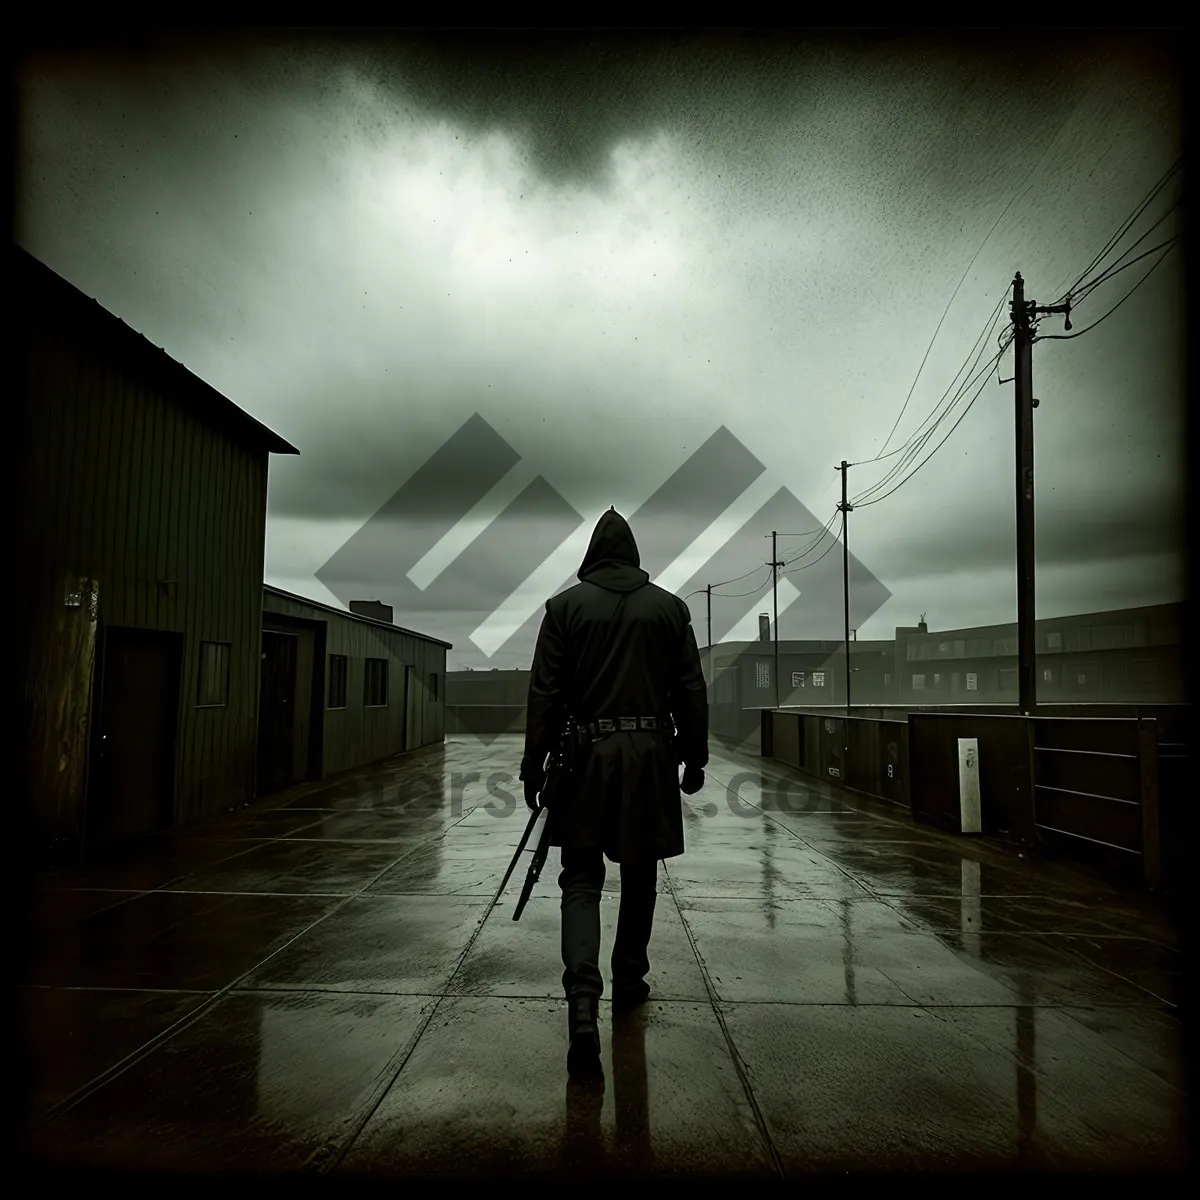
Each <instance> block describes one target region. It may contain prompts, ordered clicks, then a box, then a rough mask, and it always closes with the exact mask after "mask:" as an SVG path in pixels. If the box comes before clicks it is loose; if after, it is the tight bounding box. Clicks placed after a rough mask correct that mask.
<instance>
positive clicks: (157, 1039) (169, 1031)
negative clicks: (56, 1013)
mask: <svg viewBox="0 0 1200 1200" xmlns="http://www.w3.org/2000/svg"><path fill="white" fill-rule="evenodd" d="M418 845H420V843H418ZM415 849H416V846H413V847H412V848H410V849H409V850H408V851H407V852H406V853H405V854H401V855H400V856H399V857H398V858H396V859H394V860H393V861H392V862H390V863H388V865H387V866H386V867H384V868H383V870H382V871H380V872H378V873H377V874H376V875H374V876H372V877H371V879H370V880H369V881H368V882H367V883H366V884H365V885H364V886H363V887H362V888H361V889H360V890H359V891H357V892H355V893H353V894H352V895H349V896H346V897H344V898H343V899H341V900H339V901H338V903H337V904H334V905H333V906H332V907H331V908H330V909H329V911H328V912H325V913H322V914H321V915H320V916H319V917H317V919H316V920H315V921H312V922H311V923H309V924H308V925H306V926H305V927H304V928H303V929H301V930H299V931H298V932H297V933H295V934H294V935H293V936H292V937H290V938H288V940H287V941H286V942H284V943H283V945H281V946H278V947H276V949H274V950H272V951H271V953H270V954H268V955H267V956H266V957H265V958H263V959H260V960H259V961H258V962H256V963H255V964H254V965H253V966H252V967H250V968H249V969H248V970H246V971H243V972H242V973H241V974H240V975H239V976H237V978H236V979H234V980H233V981H232V982H230V983H227V984H226V985H225V986H224V987H222V988H220V989H219V990H218V991H215V992H210V993H205V994H206V995H208V997H209V998H208V1000H207V1001H205V1002H204V1003H202V1004H200V1005H199V1006H198V1007H197V1008H195V1009H193V1010H192V1011H191V1012H190V1013H186V1014H185V1015H184V1016H182V1017H180V1018H179V1020H178V1021H176V1022H175V1023H174V1024H172V1025H168V1026H167V1028H166V1029H164V1030H162V1031H161V1032H160V1033H158V1034H156V1035H155V1036H154V1037H152V1038H151V1039H150V1040H149V1041H147V1042H145V1043H143V1044H142V1045H141V1046H139V1047H138V1048H137V1049H136V1050H134V1051H132V1052H131V1053H129V1054H127V1055H126V1056H125V1057H124V1058H123V1059H121V1060H120V1061H119V1062H116V1063H114V1064H113V1065H112V1066H111V1067H109V1068H108V1069H107V1070H106V1071H102V1072H101V1073H100V1074H99V1075H97V1076H96V1077H95V1078H94V1079H91V1080H89V1081H88V1082H87V1083H85V1084H83V1085H82V1086H81V1087H79V1088H77V1089H76V1090H75V1091H74V1092H72V1093H71V1094H70V1095H69V1096H66V1097H64V1099H62V1100H60V1101H59V1102H58V1103H57V1104H55V1105H54V1106H53V1107H51V1108H49V1109H48V1110H47V1111H46V1112H45V1113H43V1114H42V1115H41V1117H39V1118H37V1119H36V1120H34V1121H32V1122H31V1123H30V1128H31V1129H44V1128H45V1127H46V1126H48V1125H50V1124H52V1123H53V1122H54V1121H57V1120H58V1119H59V1118H60V1117H62V1116H65V1115H66V1114H67V1113H68V1112H70V1111H71V1110H72V1109H73V1108H76V1107H77V1106H78V1105H80V1104H82V1103H83V1101H85V1100H87V1099H88V1098H89V1097H90V1096H92V1095H94V1094H95V1093H96V1092H98V1091H99V1090H100V1089H101V1088H102V1087H105V1086H107V1085H108V1084H109V1083H111V1082H112V1081H113V1080H114V1079H116V1078H117V1077H118V1076H120V1075H123V1074H124V1073H125V1072H126V1071H128V1070H129V1069H130V1068H131V1067H135V1066H137V1064H138V1063H140V1062H142V1061H143V1060H145V1059H146V1058H148V1057H149V1056H150V1055H151V1054H153V1053H154V1051H155V1050H157V1049H158V1048H159V1047H160V1046H162V1045H163V1044H165V1043H166V1042H168V1041H169V1040H170V1039H171V1038H173V1037H174V1036H175V1035H176V1034H179V1033H182V1032H183V1031H184V1030H185V1029H188V1028H190V1027H191V1026H192V1025H194V1024H195V1023H196V1022H197V1021H198V1020H200V1018H201V1017H203V1016H205V1015H207V1014H208V1013H209V1012H211V1011H212V1009H213V1008H215V1007H216V1005H217V1004H218V1003H219V1002H220V1001H221V1000H223V999H224V998H225V996H226V995H227V994H229V993H230V992H232V991H234V990H235V989H236V988H237V985H238V984H239V983H241V982H242V980H243V979H246V978H247V977H248V976H250V975H253V974H254V972H255V971H257V970H259V968H261V967H263V966H265V965H266V964H267V963H268V962H270V961H271V959H273V958H274V957H275V956H276V955H277V954H282V953H283V951H284V950H286V949H287V948H288V947H289V946H291V945H292V944H293V943H294V942H296V941H297V940H298V939H300V938H302V937H304V936H305V935H306V934H308V933H311V932H312V930H314V929H315V928H316V927H317V926H318V925H320V924H321V922H322V921H326V920H328V919H329V918H330V917H331V916H333V914H334V913H336V912H338V911H339V910H341V909H342V908H344V907H345V906H346V905H347V904H349V903H350V901H351V900H355V899H357V898H358V897H360V896H362V895H363V894H364V893H365V892H366V891H367V889H368V888H370V887H371V886H372V884H374V883H376V882H377V881H378V880H379V879H380V878H381V877H382V876H383V875H385V874H386V873H387V872H388V871H390V870H391V869H392V868H393V867H394V866H396V864H397V863H399V862H402V861H403V860H404V859H405V858H406V857H407V856H408V854H411V853H412V852H413V851H414V850H415ZM232 857H234V858H236V857H239V856H238V855H233V856H232ZM222 861H223V862H224V861H228V860H227V859H223V860H222ZM214 865H215V864H214ZM179 878H181V879H182V878H184V876H179ZM172 882H174V881H172ZM163 886H164V887H165V886H166V885H165V884H164V885H163ZM158 891H162V888H152V889H151V890H150V891H148V892H144V893H142V894H143V895H147V896H148V895H152V894H153V893H154V892H158ZM205 894H207V893H205ZM298 898H299V899H307V898H308V897H305V896H299V897H298ZM176 924H178V922H176ZM80 990H86V989H80Z"/></svg>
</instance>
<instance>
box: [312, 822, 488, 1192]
mask: <svg viewBox="0 0 1200 1200" xmlns="http://www.w3.org/2000/svg"><path fill="white" fill-rule="evenodd" d="M474 811H475V808H474V807H472V808H469V809H468V810H467V811H466V812H465V813H464V814H463V815H462V816H461V817H460V818H459V820H458V821H455V822H454V823H453V824H451V825H450V826H449V827H448V828H447V829H446V830H445V831H444V832H443V834H442V837H443V838H444V837H445V835H446V834H447V833H449V832H450V830H451V829H453V828H455V826H457V825H459V824H461V823H462V822H463V821H465V820H466V819H467V817H468V816H470V814H471V813H473V812H474ZM502 894H503V888H499V887H498V888H497V889H496V893H495V895H494V896H493V897H492V899H491V901H490V903H489V904H488V906H487V909H486V911H485V912H484V914H483V916H482V917H481V918H480V920H479V924H478V925H476V927H475V931H474V933H472V934H471V936H470V937H469V938H468V939H467V944H466V946H464V947H463V950H462V953H461V954H459V956H458V958H457V960H456V961H455V963H454V966H453V967H452V968H451V971H450V974H449V975H448V976H447V977H446V982H445V985H444V988H443V991H442V993H441V995H440V996H439V997H438V1000H437V1003H435V1004H434V1005H433V1007H432V1008H431V1009H430V1010H429V1012H428V1014H427V1015H426V1017H425V1020H424V1021H423V1022H422V1023H421V1026H420V1028H419V1029H418V1030H417V1032H416V1034H415V1035H414V1036H413V1038H412V1040H411V1041H410V1043H409V1044H408V1046H407V1053H405V1054H404V1056H403V1059H402V1060H401V1062H400V1065H399V1066H398V1067H397V1068H396V1070H395V1072H394V1073H393V1074H392V1076H391V1078H390V1079H389V1080H388V1082H387V1084H386V1085H385V1086H383V1087H382V1088H380V1090H379V1094H378V1096H377V1097H376V1098H375V1102H374V1103H373V1104H368V1105H366V1106H365V1107H366V1110H367V1111H366V1112H365V1114H364V1115H363V1117H362V1119H361V1120H360V1121H357V1122H356V1123H355V1127H354V1129H353V1131H352V1132H351V1133H350V1134H349V1136H348V1137H346V1138H345V1140H344V1141H343V1143H342V1147H341V1149H340V1150H339V1151H337V1153H336V1154H333V1153H331V1154H330V1155H329V1160H328V1161H327V1162H326V1163H325V1164H324V1165H323V1166H321V1167H319V1168H318V1173H319V1174H321V1175H327V1174H329V1173H330V1172H331V1171H334V1170H336V1169H337V1168H338V1167H339V1166H341V1164H342V1162H343V1161H344V1160H345V1158H346V1155H347V1154H349V1153H350V1151H351V1150H352V1149H353V1148H354V1144H355V1142H357V1141H358V1139H359V1138H360V1137H361V1136H362V1132H363V1130H364V1129H366V1127H367V1126H368V1125H369V1124H370V1123H371V1119H372V1118H373V1117H374V1116H375V1114H376V1113H377V1112H378V1111H379V1107H380V1105H381V1104H383V1102H384V1100H385V1099H386V1098H387V1095H388V1093H389V1092H390V1091H391V1090H392V1088H393V1087H395V1085H396V1080H397V1079H399V1078H400V1076H401V1074H402V1073H403V1071H404V1068H405V1067H406V1066H407V1065H408V1060H409V1059H410V1058H411V1057H412V1056H413V1054H414V1053H415V1052H416V1049H417V1046H418V1044H419V1043H420V1041H421V1038H423V1037H424V1036H425V1032H426V1030H428V1028H429V1026H430V1024H431V1023H432V1022H433V1019H434V1017H435V1016H437V1014H438V1011H439V1010H440V1009H441V1007H442V1005H443V1004H444V1003H445V1002H446V1001H447V1000H450V999H459V998H460V997H457V996H451V994H450V992H449V988H450V986H451V984H453V982H454V977H455V976H456V975H457V974H458V973H459V971H461V970H462V965H463V963H464V962H465V961H466V959H467V956H468V955H469V954H470V953H471V951H472V950H473V949H474V947H475V943H476V942H477V941H478V940H479V935H480V934H481V933H483V928H484V926H485V925H486V924H487V922H488V918H489V917H491V915H492V913H493V912H494V911H495V908H496V905H497V904H499V903H500V897H501V895H502ZM504 998H505V999H507V997H504ZM314 1156H315V1155H314Z"/></svg>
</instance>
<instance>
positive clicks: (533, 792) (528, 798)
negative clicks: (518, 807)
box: [521, 763, 546, 812]
mask: <svg viewBox="0 0 1200 1200" xmlns="http://www.w3.org/2000/svg"><path fill="white" fill-rule="evenodd" d="M521 781H522V783H524V784H525V806H526V807H527V808H528V809H529V811H530V812H537V810H538V809H539V808H541V807H542V806H541V805H540V804H539V803H538V794H539V793H540V792H541V790H542V788H544V787H545V786H546V771H545V768H544V767H538V766H534V765H533V764H532V763H523V764H522V766H521Z"/></svg>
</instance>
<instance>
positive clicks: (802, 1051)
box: [20, 737, 1186, 1181]
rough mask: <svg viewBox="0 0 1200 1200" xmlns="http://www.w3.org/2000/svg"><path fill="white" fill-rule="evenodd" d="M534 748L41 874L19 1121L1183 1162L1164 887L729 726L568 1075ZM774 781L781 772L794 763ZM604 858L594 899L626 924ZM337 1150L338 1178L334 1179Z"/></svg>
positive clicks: (326, 1137)
mask: <svg viewBox="0 0 1200 1200" xmlns="http://www.w3.org/2000/svg"><path fill="white" fill-rule="evenodd" d="M520 753H521V743H520V741H519V740H517V739H514V738H500V739H497V740H495V741H493V742H492V743H491V744H490V745H487V746H485V745H483V744H482V743H480V742H478V741H477V740H475V739H474V738H469V737H464V738H459V739H452V740H450V741H448V742H447V743H446V745H445V746H444V747H437V748H433V749H430V750H426V751H422V752H420V753H419V754H416V755H412V756H408V757H405V758H400V759H396V760H393V761H391V762H389V763H387V764H382V765H381V766H379V767H377V768H374V769H372V770H370V771H365V772H360V773H357V774H356V775H355V776H353V777H352V778H348V779H341V780H338V781H336V782H335V783H334V784H332V785H328V784H327V785H313V784H309V785H305V786H304V787H302V788H300V789H296V790H293V791H292V792H289V793H286V794H283V795H281V796H277V797H273V798H270V799H268V800H266V801H264V802H262V803H261V804H260V805H258V806H256V807H255V808H252V809H246V810H242V811H240V812H237V813H233V814H228V815H227V816H225V817H222V818H220V819H218V820H214V821H210V822H208V823H207V824H206V825H204V826H202V827H199V828H195V829H191V830H188V831H186V832H184V833H179V834H172V835H161V836H157V835H156V836H154V837H150V838H146V839H144V840H143V841H142V842H141V843H140V844H139V845H138V846H137V847H135V848H133V849H131V850H130V851H129V852H127V853H126V854H124V855H123V856H122V858H121V860H119V861H110V862H108V863H105V864H103V865H99V866H91V867H87V868H70V869H63V870H59V871H55V872H49V873H46V874H45V875H44V876H43V877H42V879H41V884H40V890H39V894H38V897H37V901H36V904H35V906H34V911H33V916H34V934H35V950H34V954H33V956H32V958H31V961H30V962H29V964H28V968H27V971H26V977H25V980H24V984H23V986H22V987H21V989H20V999H21V1011H22V1013H23V1020H24V1029H25V1035H26V1037H25V1044H26V1048H27V1052H28V1056H29V1059H30V1069H31V1071H32V1075H33V1093H32V1097H31V1101H30V1105H29V1111H28V1121H27V1126H26V1140H27V1145H28V1146H29V1147H30V1148H31V1150H32V1152H33V1153H34V1154H35V1155H36V1156H37V1158H38V1159H40V1160H42V1161H44V1162H47V1163H52V1164H54V1165H56V1166H59V1167H75V1168H84V1169H88V1168H97V1167H100V1168H103V1167H108V1168H117V1169H122V1170H132V1169H137V1170H146V1171H156V1170H158V1171H168V1172H188V1173H210V1172H231V1173H236V1174H239V1175H248V1174H249V1175H256V1174H274V1173H280V1172H282V1173H289V1172H302V1173H313V1174H325V1175H329V1176H332V1177H333V1179H337V1178H344V1179H347V1180H348V1179H349V1178H351V1177H353V1176H368V1177H370V1176H382V1177H386V1176H396V1175H422V1176H455V1175H459V1176H461V1175H473V1174H480V1173H486V1174H489V1175H495V1174H497V1173H513V1174H523V1175H524V1174H531V1175H539V1174H540V1175H547V1176H552V1175H562V1174H579V1173H583V1174H587V1175H604V1174H618V1175H619V1174H630V1175H664V1176H694V1175H708V1176H716V1175H724V1176H763V1177H770V1176H777V1175H779V1174H784V1175H794V1174H804V1173H807V1172H810V1171H838V1172H843V1171H851V1170H862V1169H868V1170H884V1171H886V1170H921V1171H930V1170H933V1171H937V1170H955V1171H961V1170H1009V1169H1023V1168H1024V1169H1035V1170H1055V1169H1061V1170H1072V1171H1075V1170H1110V1169H1118V1170H1120V1169H1137V1170H1144V1169H1150V1170H1172V1169H1179V1168H1181V1167H1183V1166H1185V1165H1186V1159H1185V1145H1186V1138H1185V1112H1186V1109H1185V1082H1184V1072H1183V1066H1182V1064H1183V1061H1184V1059H1183V1053H1182V1047H1181V1023H1180V1005H1181V995H1180V990H1181V986H1182V978H1183V965H1182V964H1183V955H1182V951H1181V949H1180V947H1179V942H1178V940H1177V938H1176V936H1175V933H1174V931H1173V930H1172V929H1171V928H1170V926H1169V924H1167V923H1166V920H1165V918H1164V917H1163V915H1162V914H1161V913H1160V912H1159V911H1158V910H1157V909H1156V907H1155V906H1154V905H1153V903H1152V902H1151V901H1150V900H1149V899H1147V898H1146V897H1143V896H1140V895H1137V894H1133V893H1127V892H1116V891H1113V890H1111V889H1110V888H1109V887H1108V886H1107V885H1105V884H1104V883H1102V882H1099V881H1096V880H1093V879H1089V878H1087V877H1086V876H1083V875H1080V874H1077V873H1075V872H1072V871H1070V870H1068V869H1066V868H1064V867H1061V866H1057V865H1053V864H1046V863H1036V864H1035V863H1030V862H1028V861H1026V860H1022V859H1019V858H1018V857H1017V855H1016V853H1015V852H1012V851H1010V850H1008V849H1006V848H1002V847H997V846H994V845H991V844H989V843H984V842H981V841H979V840H973V839H967V838H956V837H952V836H950V835H946V834H943V833H940V832H936V831H933V830H929V829H926V828H924V827H921V826H917V825H915V824H914V823H913V822H912V820H911V819H910V818H909V817H908V815H907V814H906V813H905V812H903V811H900V810H895V809H887V808H885V807H884V806H882V805H875V804H873V802H871V801H868V800H866V799H864V798H863V797H860V796H857V795H854V794H852V793H848V792H843V791H841V790H840V789H835V788H830V787H828V786H826V785H823V784H818V783H815V782H813V783H809V782H805V781H803V780H801V779H800V777H799V776H798V775H797V774H796V773H795V772H792V771H790V770H789V769H788V768H787V767H784V766H782V765H780V764H777V763H774V762H764V761H763V760H759V759H757V758H752V757H747V756H744V755H740V754H736V753H732V752H730V753H725V752H720V751H717V752H715V753H714V758H713V762H712V765H711V768H710V770H709V772H708V779H707V782H706V784H705V787H704V789H703V790H702V791H701V792H700V793H699V794H697V795H696V796H694V797H691V798H686V799H685V805H686V834H687V844H688V851H687V853H686V854H685V855H684V856H683V857H682V858H678V859H673V860H671V861H670V862H668V863H667V864H665V865H664V866H663V867H662V868H660V897H659V902H658V909H657V913H656V919H655V932H654V938H653V941H652V942H651V963H652V965H651V974H650V983H651V985H652V987H653V995H652V999H651V1000H650V1001H649V1002H648V1003H647V1004H646V1005H645V1006H644V1007H643V1008H642V1009H641V1010H639V1011H637V1012H636V1013H634V1014H631V1015H628V1016H624V1017H616V1018H614V1017H613V1016H612V1014H611V1013H610V1011H609V1010H608V1006H607V1004H605V1005H604V1007H603V1012H602V1017H603V1030H602V1036H603V1042H604V1065H605V1079H604V1081H603V1083H602V1084H574V1083H569V1082H568V1080H567V1078H566V1073H565V1049H566V1014H565V1005H564V1003H563V1000H562V995H561V984H560V976H561V972H562V964H561V961H560V960H559V957H558V907H557V887H556V876H557V853H553V854H552V856H551V859H550V861H549V862H548V863H547V867H546V870H545V872H544V873H543V878H542V880H541V881H540V883H539V884H538V886H537V888H536V890H535V892H534V897H533V899H532V900H531V901H530V904H529V907H528V908H527V909H526V912H525V914H524V916H523V917H522V919H521V921H520V923H519V924H514V922H513V921H512V919H511V917H512V909H513V905H514V903H515V901H516V898H517V895H518V893H519V891H520V886H521V883H522V881H523V877H524V864H522V866H521V867H519V868H518V870H517V871H516V872H514V875H513V878H512V880H511V881H510V883H509V885H508V887H507V888H506V889H505V890H504V892H503V893H502V894H499V895H498V894H497V888H498V887H499V884H500V880H501V878H502V876H503V873H504V869H505V867H506V865H507V863H508V859H509V857H510V856H511V854H512V851H513V849H514V848H515V845H516V843H517V841H518V839H519V837H520V833H521V831H522V829H523V827H524V824H525V816H526V810H525V808H524V805H523V804H522V803H521V801H520V796H519V788H520V785H519V784H518V783H516V782H515V777H516V774H517V764H518V762H519V759H520ZM783 780H787V782H788V786H787V788H786V790H784V789H781V788H780V787H779V784H780V781H783ZM618 896H619V884H618V880H617V872H616V871H615V870H612V869H610V871H609V878H608V881H607V882H606V885H605V900H604V903H603V906H602V910H601V911H602V919H603V925H604V932H605V941H604V945H605V948H606V951H607V949H608V948H609V947H611V944H612V935H613V932H614V929H615V917H616V909H617V901H618ZM331 1181H332V1180H331Z"/></svg>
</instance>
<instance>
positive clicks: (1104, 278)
mask: <svg viewBox="0 0 1200 1200" xmlns="http://www.w3.org/2000/svg"><path fill="white" fill-rule="evenodd" d="M1179 237H1180V235H1178V234H1176V235H1175V237H1173V238H1168V239H1167V240H1166V241H1165V242H1159V243H1158V245H1157V246H1151V247H1150V249H1149V250H1146V251H1143V253H1141V254H1139V255H1138V256H1137V258H1131V259H1130V260H1129V261H1128V262H1127V263H1126V264H1125V266H1123V267H1118V266H1117V265H1116V264H1114V265H1113V266H1111V267H1109V268H1108V270H1107V271H1105V272H1104V274H1103V275H1099V276H1097V277H1096V278H1095V279H1093V280H1092V281H1091V282H1090V283H1088V284H1085V285H1084V288H1083V291H1082V292H1080V293H1079V294H1078V295H1076V296H1075V297H1073V298H1072V300H1071V307H1072V308H1076V307H1078V305H1079V304H1081V303H1082V302H1083V301H1084V300H1086V299H1087V298H1088V297H1089V296H1090V295H1091V294H1092V292H1094V291H1095V290H1096V288H1098V287H1099V286H1100V285H1101V284H1102V283H1107V282H1108V281H1109V280H1110V279H1112V278H1114V277H1115V276H1117V275H1120V273H1121V272H1122V271H1124V270H1125V269H1126V268H1127V267H1132V266H1133V264H1134V263H1139V262H1141V261H1142V259H1143V258H1149V257H1150V255H1151V254H1156V253H1157V252H1158V251H1159V250H1162V249H1164V248H1166V249H1173V248H1174V246H1175V244H1176V243H1177V242H1178V241H1179ZM1140 240H1141V239H1139V241H1140ZM1135 245H1136V243H1135ZM1132 249H1133V246H1130V247H1129V250H1132ZM1129 250H1126V251H1125V254H1128V253H1129ZM1121 257H1122V258H1124V255H1122V256H1121ZM1117 261H1118V262H1119V261H1120V259H1118V260H1117Z"/></svg>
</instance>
